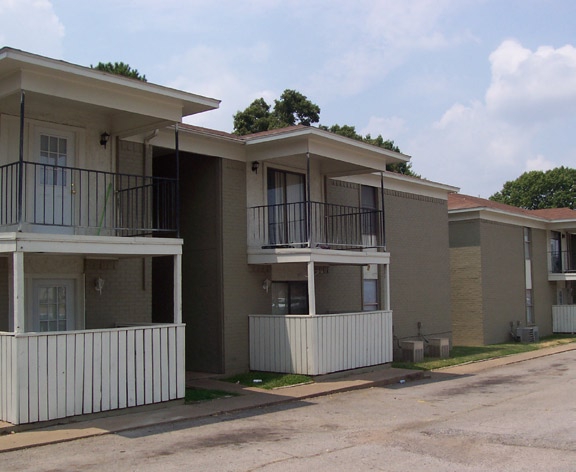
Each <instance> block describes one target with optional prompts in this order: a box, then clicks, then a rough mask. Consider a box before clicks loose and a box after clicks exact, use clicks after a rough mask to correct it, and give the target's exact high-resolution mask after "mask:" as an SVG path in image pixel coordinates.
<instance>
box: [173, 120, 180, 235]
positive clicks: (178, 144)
mask: <svg viewBox="0 0 576 472" xmlns="http://www.w3.org/2000/svg"><path fill="white" fill-rule="evenodd" d="M174 146H175V148H176V237H177V238H179V237H180V143H179V139H178V123H176V126H175V127H174Z"/></svg>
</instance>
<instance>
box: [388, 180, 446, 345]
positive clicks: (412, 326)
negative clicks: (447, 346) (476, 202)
mask: <svg viewBox="0 0 576 472" xmlns="http://www.w3.org/2000/svg"><path fill="white" fill-rule="evenodd" d="M385 210H386V240H387V249H388V251H389V252H390V259H391V260H390V300H391V307H392V311H393V324H394V334H395V335H396V336H397V337H399V338H409V337H414V336H416V335H417V334H418V327H417V324H418V322H420V323H421V334H423V335H427V336H432V335H441V336H448V337H449V336H450V335H451V331H452V325H451V310H450V256H449V242H448V241H449V240H448V210H447V203H446V201H445V200H441V199H435V198H430V197H424V196H419V195H415V194H410V193H404V192H397V191H391V190H385Z"/></svg>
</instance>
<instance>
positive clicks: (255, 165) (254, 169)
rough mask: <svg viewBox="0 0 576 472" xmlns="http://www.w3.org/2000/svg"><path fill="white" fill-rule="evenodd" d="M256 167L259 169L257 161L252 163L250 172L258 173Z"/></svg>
mask: <svg viewBox="0 0 576 472" xmlns="http://www.w3.org/2000/svg"><path fill="white" fill-rule="evenodd" d="M258 167H260V163H259V162H258V161H252V172H254V173H255V174H257V173H258Z"/></svg>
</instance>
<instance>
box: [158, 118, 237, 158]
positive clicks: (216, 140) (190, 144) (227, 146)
mask: <svg viewBox="0 0 576 472" xmlns="http://www.w3.org/2000/svg"><path fill="white" fill-rule="evenodd" d="M178 137H179V143H178V144H179V147H180V150H181V151H185V152H191V153H195V154H202V155H206V156H214V157H221V158H223V159H230V160H233V161H240V162H246V146H245V145H244V141H243V140H241V139H237V138H233V137H228V136H222V135H220V134H217V133H214V134H211V133H209V132H205V131H198V130H190V129H189V128H180V129H179V130H178ZM170 143H171V147H172V148H173V147H174V127H173V126H171V127H169V128H165V129H163V130H161V131H160V133H159V134H158V136H157V138H155V139H154V140H153V141H152V144H154V145H155V146H162V147H169V145H170ZM163 144H164V146H163Z"/></svg>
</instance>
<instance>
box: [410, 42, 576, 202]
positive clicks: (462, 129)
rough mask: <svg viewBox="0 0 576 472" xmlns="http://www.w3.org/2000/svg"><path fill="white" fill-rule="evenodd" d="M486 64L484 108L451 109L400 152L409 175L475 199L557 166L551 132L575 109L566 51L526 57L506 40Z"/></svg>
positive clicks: (574, 54)
mask: <svg viewBox="0 0 576 472" xmlns="http://www.w3.org/2000/svg"><path fill="white" fill-rule="evenodd" d="M490 62H491V72H492V82H491V84H490V85H489V87H488V88H487V92H486V95H485V102H481V101H478V100H476V101H473V102H471V103H470V104H462V103H456V104H454V105H453V106H451V107H450V108H449V109H448V110H446V112H445V113H444V114H443V115H442V116H441V117H440V119H439V120H438V121H436V122H435V123H434V124H433V125H432V126H430V127H429V128H428V129H426V130H425V131H424V132H422V133H421V134H420V135H419V136H417V137H416V138H415V139H414V140H413V141H412V142H411V143H409V147H408V149H406V150H407V151H408V153H409V154H412V155H413V156H415V157H414V159H413V160H414V169H415V171H416V172H418V173H421V174H422V175H423V176H425V177H427V178H430V179H432V180H439V181H441V182H447V183H450V184H453V185H456V186H459V187H461V188H462V192H463V193H470V194H472V195H481V196H483V197H488V196H490V195H491V194H493V193H494V192H496V191H498V190H500V189H501V186H502V184H503V183H504V182H505V181H507V180H513V179H516V178H517V177H518V176H519V175H521V174H522V173H523V172H525V171H527V170H547V169H551V168H553V167H556V166H558V165H562V164H563V163H562V162H561V161H562V159H566V155H567V154H568V153H567V152H566V150H563V149H558V148H555V143H554V141H555V139H554V137H552V133H558V132H561V131H559V130H562V129H571V128H573V127H574V126H576V120H575V119H574V118H572V117H571V116H569V115H568V114H567V113H566V112H567V110H570V109H572V110H574V111H576V49H575V48H574V47H573V46H570V45H568V46H564V47H562V48H559V49H554V48H551V47H540V48H538V49H537V50H536V51H530V50H529V49H526V48H524V47H523V46H522V45H521V44H520V43H518V42H516V41H511V40H508V41H504V42H503V43H502V44H501V45H500V46H499V47H498V48H497V49H496V50H495V51H494V52H493V53H492V54H491V55H490ZM550 119H554V120H556V122H557V124H555V125H553V124H551V123H550V122H547V121H546V120H550ZM544 153H546V155H545V154H544ZM564 164H565V163H564Z"/></svg>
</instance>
